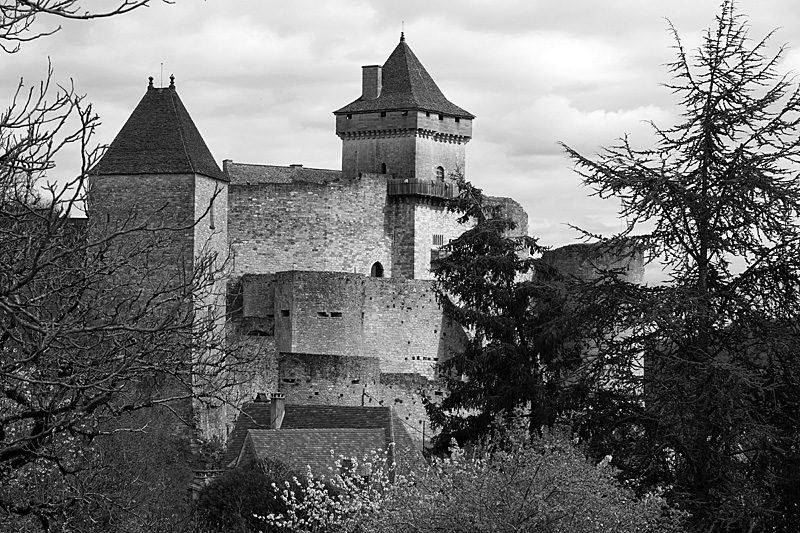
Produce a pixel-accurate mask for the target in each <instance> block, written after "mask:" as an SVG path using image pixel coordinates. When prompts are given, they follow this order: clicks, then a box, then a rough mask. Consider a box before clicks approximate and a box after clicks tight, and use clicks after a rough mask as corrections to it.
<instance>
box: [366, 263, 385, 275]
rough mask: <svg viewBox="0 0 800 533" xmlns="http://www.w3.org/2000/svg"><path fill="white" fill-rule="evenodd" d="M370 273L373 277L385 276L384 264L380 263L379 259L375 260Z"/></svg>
mask: <svg viewBox="0 0 800 533" xmlns="http://www.w3.org/2000/svg"><path fill="white" fill-rule="evenodd" d="M369 275H370V276H372V277H373V278H382V277H383V265H382V264H380V262H379V261H375V262H374V263H373V264H372V268H370V269H369Z"/></svg>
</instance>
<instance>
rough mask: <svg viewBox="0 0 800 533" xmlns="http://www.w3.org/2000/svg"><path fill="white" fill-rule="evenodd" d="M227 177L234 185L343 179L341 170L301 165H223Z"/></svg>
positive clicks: (230, 162) (229, 163) (227, 163)
mask: <svg viewBox="0 0 800 533" xmlns="http://www.w3.org/2000/svg"><path fill="white" fill-rule="evenodd" d="M223 165H224V171H225V176H226V177H227V178H228V179H229V180H230V182H231V183H233V184H237V185H238V184H241V185H249V184H251V183H252V184H256V183H292V182H297V181H306V182H311V183H328V182H331V181H336V180H338V179H340V178H341V177H342V171H341V170H329V169H325V168H306V167H301V166H299V165H292V166H288V167H281V166H276V165H251V164H248V163H234V162H233V161H225V162H224V163H223Z"/></svg>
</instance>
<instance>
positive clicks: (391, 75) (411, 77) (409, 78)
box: [333, 33, 475, 119]
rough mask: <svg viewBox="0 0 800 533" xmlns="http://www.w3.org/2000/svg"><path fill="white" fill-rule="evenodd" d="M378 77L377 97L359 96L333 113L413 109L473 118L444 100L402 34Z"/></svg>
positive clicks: (468, 113) (470, 114) (473, 116)
mask: <svg viewBox="0 0 800 533" xmlns="http://www.w3.org/2000/svg"><path fill="white" fill-rule="evenodd" d="M381 76H382V80H381V83H382V88H381V92H380V95H378V97H377V98H374V99H365V98H363V97H361V98H359V99H358V100H356V101H354V102H352V103H350V104H348V105H346V106H344V107H343V108H341V109H339V110H338V111H334V112H333V113H334V114H335V115H341V114H346V113H365V112H370V111H391V110H406V109H414V110H420V111H432V112H434V113H442V114H446V115H452V116H456V117H462V118H470V119H471V118H475V115H473V114H472V113H470V112H468V111H465V110H464V109H461V108H460V107H458V106H457V105H455V104H454V103H452V102H451V101H450V100H448V99H447V98H445V96H444V94H442V91H441V90H440V89H439V87H438V86H437V85H436V82H435V81H433V78H431V75H430V74H428V71H427V70H425V67H423V66H422V63H420V61H419V59H417V56H415V55H414V52H412V51H411V47H409V46H408V44H407V43H406V39H405V37H404V36H403V34H402V33H401V34H400V43H399V44H398V45H397V47H396V48H395V49H394V52H392V55H390V56H389V59H387V60H386V63H384V64H383V68H382V69H381Z"/></svg>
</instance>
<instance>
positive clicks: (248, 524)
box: [195, 459, 295, 532]
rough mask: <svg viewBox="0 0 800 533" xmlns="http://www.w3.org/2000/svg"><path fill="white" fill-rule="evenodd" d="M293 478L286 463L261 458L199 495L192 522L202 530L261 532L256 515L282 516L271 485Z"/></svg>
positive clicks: (225, 476) (284, 507) (222, 478)
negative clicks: (201, 527) (274, 514)
mask: <svg viewBox="0 0 800 533" xmlns="http://www.w3.org/2000/svg"><path fill="white" fill-rule="evenodd" d="M293 478H295V475H294V473H293V472H292V471H291V470H290V469H289V467H288V466H286V465H285V464H283V463H281V462H279V461H275V460H271V459H261V460H259V461H253V462H251V463H249V464H244V465H241V466H239V467H237V468H236V469H234V470H230V471H228V472H226V473H224V474H222V475H221V476H220V477H218V478H216V479H214V480H213V481H212V482H211V483H210V484H209V485H208V486H207V487H205V488H204V489H203V490H202V491H201V492H200V497H199V499H198V501H197V505H196V509H195V520H196V522H197V523H198V524H202V526H203V528H204V529H203V531H209V532H211V531H220V532H222V531H225V532H228V531H230V532H237V531H241V532H247V531H263V530H264V523H263V521H261V520H259V519H257V518H255V515H260V516H264V515H268V514H270V513H283V512H285V511H286V505H285V503H284V502H283V501H282V500H281V499H280V498H279V497H278V496H277V495H276V494H275V491H274V490H273V485H274V484H278V485H283V483H284V482H285V481H288V480H291V479H293Z"/></svg>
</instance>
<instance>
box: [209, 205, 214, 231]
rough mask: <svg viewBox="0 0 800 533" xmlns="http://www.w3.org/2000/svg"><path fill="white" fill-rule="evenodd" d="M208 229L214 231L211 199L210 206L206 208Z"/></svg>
mask: <svg viewBox="0 0 800 533" xmlns="http://www.w3.org/2000/svg"><path fill="white" fill-rule="evenodd" d="M208 228H209V229H214V198H211V204H210V205H209V206H208Z"/></svg>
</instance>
